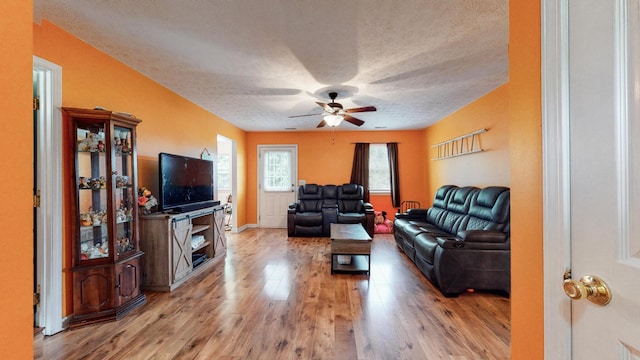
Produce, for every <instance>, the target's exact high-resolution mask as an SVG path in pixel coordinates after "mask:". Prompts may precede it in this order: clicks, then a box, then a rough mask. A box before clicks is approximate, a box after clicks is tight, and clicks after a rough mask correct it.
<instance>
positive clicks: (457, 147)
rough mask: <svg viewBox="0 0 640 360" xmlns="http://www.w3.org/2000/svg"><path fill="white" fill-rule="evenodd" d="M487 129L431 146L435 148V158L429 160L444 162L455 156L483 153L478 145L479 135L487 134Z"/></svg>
mask: <svg viewBox="0 0 640 360" xmlns="http://www.w3.org/2000/svg"><path fill="white" fill-rule="evenodd" d="M487 131H488V130H487V129H480V130H476V131H474V132H470V133H468V134H464V135H462V136H458V137H455V138H453V139H449V140H447V141H443V142H441V143H438V144H435V145H431V147H432V148H437V151H438V152H437V156H436V157H435V158H432V159H431V160H444V159H449V158H452V157H456V156H462V155H468V154H473V153H477V152H481V151H484V150H483V149H482V146H481V144H480V134H482V133H485V132H487Z"/></svg>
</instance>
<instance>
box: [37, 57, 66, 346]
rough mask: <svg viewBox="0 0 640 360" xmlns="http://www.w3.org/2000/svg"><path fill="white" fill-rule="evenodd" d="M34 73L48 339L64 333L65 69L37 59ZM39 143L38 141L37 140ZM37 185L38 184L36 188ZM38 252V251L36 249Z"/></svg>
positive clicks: (40, 260)
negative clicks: (38, 107) (63, 111)
mask: <svg viewBox="0 0 640 360" xmlns="http://www.w3.org/2000/svg"><path fill="white" fill-rule="evenodd" d="M33 70H34V72H35V73H37V74H38V75H37V76H38V77H39V87H40V91H39V92H40V111H39V112H38V119H37V124H38V129H37V131H39V135H40V140H39V143H38V146H37V147H36V148H37V154H36V155H37V156H38V158H39V159H40V161H39V162H38V164H34V166H37V172H38V177H39V179H40V181H39V182H40V183H41V188H40V192H41V197H40V211H38V212H37V215H36V222H37V225H36V227H37V229H38V236H37V239H36V246H37V254H38V257H37V260H36V262H37V263H36V264H34V265H35V266H36V279H37V281H38V283H39V284H40V307H39V309H38V310H37V311H36V314H35V321H36V325H37V326H40V327H43V328H44V334H45V335H53V334H55V333H57V332H60V331H62V330H64V319H63V317H62V286H63V284H62V210H63V207H62V113H61V112H60V107H61V106H62V67H61V66H59V65H57V64H54V63H52V62H50V61H47V60H45V59H42V58H39V57H37V56H33ZM34 140H35V139H34ZM35 186H37V184H34V187H35ZM34 250H35V249H34Z"/></svg>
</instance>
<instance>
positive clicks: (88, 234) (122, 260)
mask: <svg viewBox="0 0 640 360" xmlns="http://www.w3.org/2000/svg"><path fill="white" fill-rule="evenodd" d="M62 112H63V116H64V117H65V118H66V120H67V121H68V124H69V129H70V130H69V139H70V140H71V142H72V144H71V146H70V151H69V152H70V156H71V161H72V166H71V174H70V177H71V179H73V180H72V181H70V183H71V187H72V189H71V194H72V197H73V201H72V203H71V206H70V208H71V216H72V220H71V228H72V232H71V234H72V269H71V270H72V273H73V317H72V319H71V326H72V327H75V326H81V325H86V324H92V323H96V322H101V321H109V320H117V319H119V318H121V317H122V316H124V315H126V314H127V313H128V312H130V311H131V310H133V309H135V308H137V307H138V306H141V305H142V304H144V303H145V301H146V296H145V295H144V293H143V292H142V291H141V290H140V283H141V281H140V280H141V274H142V272H141V257H142V255H143V252H142V251H140V246H139V235H138V234H139V231H138V220H137V219H138V206H137V159H136V126H137V125H138V124H139V123H140V120H139V119H137V118H136V117H134V116H131V115H126V114H119V113H115V112H111V111H105V110H87V109H75V108H63V109H62Z"/></svg>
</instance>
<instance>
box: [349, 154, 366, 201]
mask: <svg viewBox="0 0 640 360" xmlns="http://www.w3.org/2000/svg"><path fill="white" fill-rule="evenodd" d="M350 183H352V184H359V185H362V187H363V189H364V199H363V200H364V202H369V144H367V143H356V148H355V150H354V153H353V166H352V167H351V180H350Z"/></svg>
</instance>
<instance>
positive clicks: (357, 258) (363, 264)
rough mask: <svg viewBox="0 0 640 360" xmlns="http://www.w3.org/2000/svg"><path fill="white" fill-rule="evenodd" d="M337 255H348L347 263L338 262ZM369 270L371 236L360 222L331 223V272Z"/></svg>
mask: <svg viewBox="0 0 640 360" xmlns="http://www.w3.org/2000/svg"><path fill="white" fill-rule="evenodd" d="M339 255H350V256H351V262H350V263H349V264H340V263H339V262H338V256H339ZM370 271H371V237H370V236H369V234H367V232H366V231H365V229H364V228H363V227H362V225H360V224H331V273H332V274H333V273H336V272H341V273H364V274H367V275H369V273H370Z"/></svg>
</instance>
